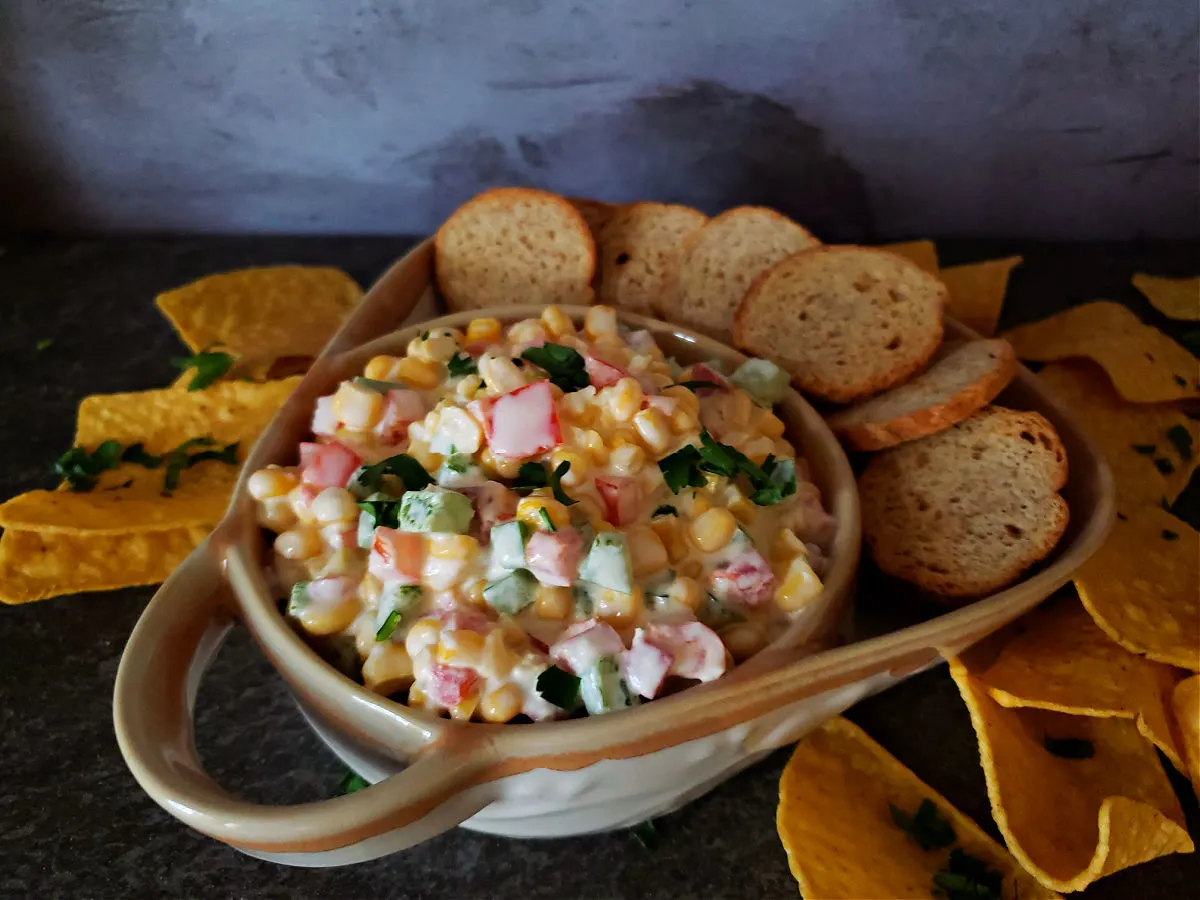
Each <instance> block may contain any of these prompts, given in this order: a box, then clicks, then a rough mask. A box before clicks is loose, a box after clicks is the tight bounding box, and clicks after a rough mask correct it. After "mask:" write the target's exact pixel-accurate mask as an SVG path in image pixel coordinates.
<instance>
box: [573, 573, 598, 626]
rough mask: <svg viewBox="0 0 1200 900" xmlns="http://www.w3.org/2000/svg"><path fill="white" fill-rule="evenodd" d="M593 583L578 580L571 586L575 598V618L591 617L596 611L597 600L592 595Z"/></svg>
mask: <svg viewBox="0 0 1200 900" xmlns="http://www.w3.org/2000/svg"><path fill="white" fill-rule="evenodd" d="M592 588H593V585H590V584H588V583H587V582H586V581H576V582H575V584H573V585H572V586H571V595H572V596H573V597H574V598H575V618H577V619H590V618H591V617H592V615H593V614H594V613H595V612H596V601H595V599H594V598H593V597H592Z"/></svg>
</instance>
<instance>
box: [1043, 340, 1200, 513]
mask: <svg viewBox="0 0 1200 900" xmlns="http://www.w3.org/2000/svg"><path fill="white" fill-rule="evenodd" d="M1038 378H1040V379H1042V381H1044V382H1045V383H1046V384H1047V385H1049V386H1050V388H1051V390H1053V391H1054V393H1055V394H1056V395H1057V396H1058V397H1059V398H1060V399H1061V400H1062V401H1063V403H1064V405H1065V406H1066V407H1067V408H1068V409H1069V410H1071V411H1072V412H1073V413H1075V414H1076V415H1077V416H1079V418H1080V419H1082V420H1083V422H1084V424H1085V425H1086V426H1087V430H1088V434H1089V435H1090V436H1091V437H1093V438H1095V439H1096V440H1097V441H1098V442H1099V444H1100V445H1101V447H1103V448H1104V455H1105V456H1106V457H1108V464H1109V466H1110V467H1111V468H1112V472H1113V478H1114V479H1115V480H1116V483H1117V500H1118V503H1120V504H1121V505H1122V506H1133V505H1137V504H1141V503H1145V504H1156V503H1160V502H1161V501H1162V499H1163V498H1164V497H1165V498H1166V499H1167V501H1168V502H1174V501H1175V498H1176V497H1178V496H1179V495H1180V494H1181V493H1182V492H1183V490H1184V488H1186V487H1187V486H1188V482H1189V481H1190V480H1191V477H1192V473H1193V472H1194V471H1195V470H1196V466H1197V465H1198V464H1200V422H1197V421H1194V420H1192V419H1189V418H1188V417H1187V416H1186V415H1184V414H1183V411H1182V410H1180V409H1178V408H1177V407H1175V406H1172V405H1169V404H1165V403H1129V402H1128V401H1126V400H1122V399H1121V396H1120V395H1119V394H1118V393H1117V392H1116V391H1115V390H1114V389H1113V386H1112V382H1111V381H1110V380H1109V379H1108V376H1106V375H1105V374H1104V370H1103V369H1101V368H1100V367H1099V366H1097V365H1096V364H1095V363H1094V362H1091V361H1090V360H1086V359H1069V360H1063V361H1062V362H1055V363H1048V364H1047V365H1045V366H1043V367H1042V369H1041V370H1040V371H1039V372H1038ZM1181 436H1186V437H1187V438H1190V444H1189V443H1188V441H1187V440H1185V439H1182V437H1181ZM1181 445H1182V446H1181Z"/></svg>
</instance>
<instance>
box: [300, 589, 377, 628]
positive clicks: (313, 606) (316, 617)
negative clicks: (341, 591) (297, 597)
mask: <svg viewBox="0 0 1200 900" xmlns="http://www.w3.org/2000/svg"><path fill="white" fill-rule="evenodd" d="M361 609H362V607H361V606H360V605H359V602H358V597H356V596H355V595H354V594H347V595H345V596H344V597H341V598H339V599H337V600H334V601H328V602H320V603H318V602H315V601H314V602H312V603H309V604H307V605H306V606H304V607H303V608H302V609H301V610H299V612H298V613H297V614H296V618H297V619H299V620H300V624H301V625H303V626H304V630H305V631H307V632H308V633H309V634H317V635H326V634H337V633H338V632H339V631H345V630H346V629H347V628H349V627H350V626H351V625H353V624H354V620H355V619H356V618H357V617H358V614H359V612H360V611H361Z"/></svg>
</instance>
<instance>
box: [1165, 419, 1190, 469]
mask: <svg viewBox="0 0 1200 900" xmlns="http://www.w3.org/2000/svg"><path fill="white" fill-rule="evenodd" d="M1167 440H1169V441H1170V442H1171V443H1172V444H1174V445H1175V449H1176V450H1177V451H1178V452H1179V458H1180V459H1182V460H1183V461H1184V462H1189V461H1190V460H1191V458H1192V453H1193V451H1192V435H1191V432H1189V431H1188V430H1187V429H1186V428H1184V427H1183V426H1182V425H1172V426H1171V427H1170V428H1169V429H1167Z"/></svg>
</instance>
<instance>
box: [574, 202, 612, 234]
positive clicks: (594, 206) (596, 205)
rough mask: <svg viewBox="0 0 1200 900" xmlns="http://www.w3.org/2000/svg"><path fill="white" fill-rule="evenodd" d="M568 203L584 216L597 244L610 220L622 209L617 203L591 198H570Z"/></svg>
mask: <svg viewBox="0 0 1200 900" xmlns="http://www.w3.org/2000/svg"><path fill="white" fill-rule="evenodd" d="M567 201H568V202H569V203H570V204H571V205H572V206H573V207H575V209H576V210H577V211H578V212H579V214H580V215H581V216H583V221H585V222H587V226H588V230H589V231H591V233H592V237H593V238H594V239H595V240H596V241H597V242H599V240H600V232H601V231H603V230H604V226H605V225H606V224H608V220H609V219H611V218H612V215H613V213H615V212H616V211H617V210H618V209H620V208H621V207H619V206H617V204H615V203H605V202H604V201H603V200H593V199H591V198H590V197H568V198H567Z"/></svg>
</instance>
